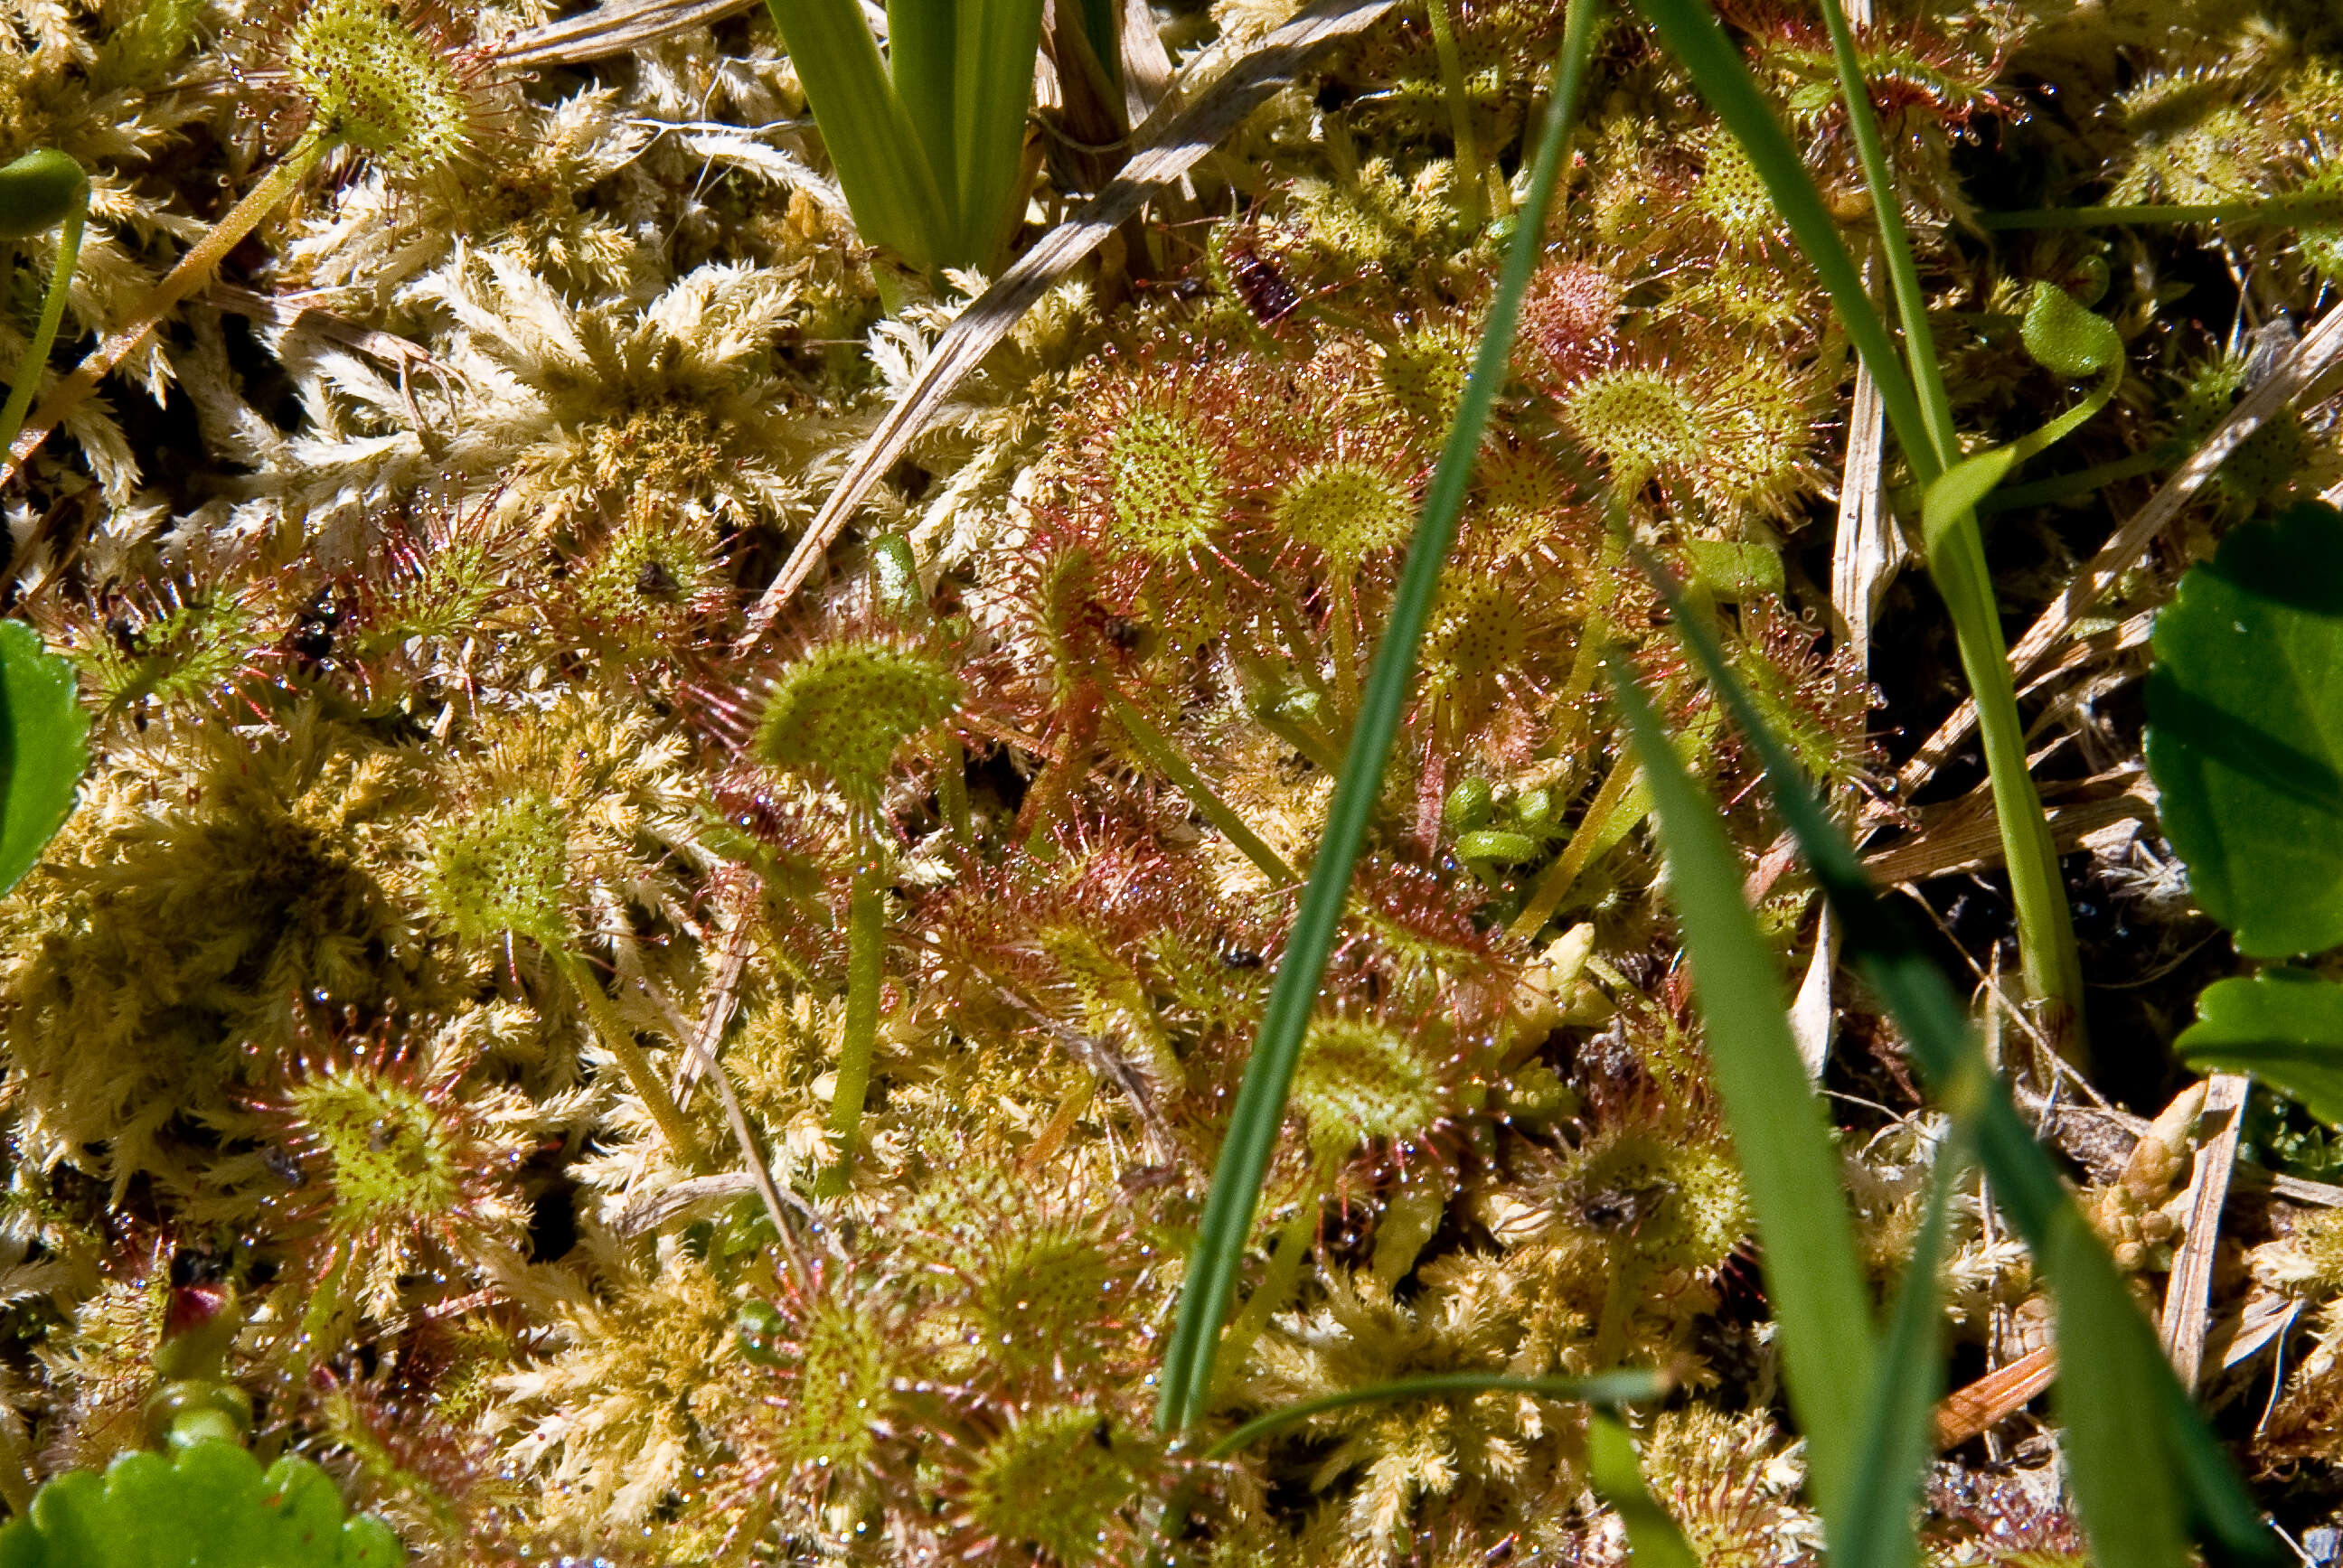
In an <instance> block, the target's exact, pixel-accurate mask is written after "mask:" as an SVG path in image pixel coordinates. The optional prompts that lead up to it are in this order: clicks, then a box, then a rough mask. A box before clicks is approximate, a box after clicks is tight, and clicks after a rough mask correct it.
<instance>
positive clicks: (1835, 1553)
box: [1829, 1137, 1967, 1568]
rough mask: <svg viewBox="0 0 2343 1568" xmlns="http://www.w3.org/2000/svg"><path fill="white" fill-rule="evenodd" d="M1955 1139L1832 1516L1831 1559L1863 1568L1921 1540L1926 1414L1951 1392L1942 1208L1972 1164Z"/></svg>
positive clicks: (1894, 1562) (1894, 1563) (1912, 1550)
mask: <svg viewBox="0 0 2343 1568" xmlns="http://www.w3.org/2000/svg"><path fill="white" fill-rule="evenodd" d="M1963 1141H1964V1140H1962V1139H1960V1138H1958V1137H1956V1138H1955V1139H1953V1140H1952V1141H1949V1142H1947V1143H1946V1145H1945V1146H1944V1147H1943V1148H1941V1149H1939V1150H1938V1151H1937V1152H1936V1171H1935V1172H1934V1173H1933V1175H1932V1176H1931V1177H1930V1180H1929V1182H1928V1206H1927V1209H1926V1212H1925V1213H1924V1214H1923V1215H1922V1218H1921V1221H1920V1234H1919V1235H1918V1237H1917V1238H1916V1239H1915V1240H1914V1241H1913V1243H1912V1256H1911V1259H1910V1261H1908V1262H1906V1264H1905V1266H1904V1283H1903V1285H1902V1286H1901V1287H1900V1288H1899V1289H1898V1290H1897V1292H1896V1311H1895V1314H1894V1316H1893V1318H1892V1319H1891V1320H1890V1322H1889V1325H1888V1330H1887V1337H1886V1339H1885V1341H1884V1342H1882V1343H1881V1345H1880V1347H1879V1369H1878V1374H1877V1376H1876V1377H1875V1378H1874V1380H1873V1382H1872V1390H1871V1403H1870V1409H1869V1411H1868V1412H1866V1413H1865V1421H1864V1429H1863V1432H1862V1434H1861V1437H1860V1438H1859V1440H1858V1442H1857V1445H1856V1449H1855V1473H1854V1474H1853V1476H1852V1477H1851V1478H1850V1480H1849V1482H1848V1485H1847V1491H1846V1503H1845V1507H1844V1509H1843V1510H1842V1511H1841V1512H1840V1513H1839V1514H1838V1516H1837V1517H1835V1518H1834V1519H1832V1520H1831V1521H1830V1529H1829V1541H1830V1558H1831V1561H1832V1562H1833V1563H1837V1564H1846V1565H1850V1568H1852V1565H1855V1564H1860V1565H1861V1568H1909V1565H1910V1564H1911V1563H1913V1562H1914V1561H1915V1560H1916V1558H1917V1557H1918V1555H1919V1549H1920V1543H1919V1539H1918V1536H1917V1535H1916V1533H1915V1532H1914V1530H1913V1527H1912V1523H1913V1513H1914V1511H1915V1509H1916V1506H1917V1504H1918V1503H1919V1499H1920V1482H1921V1478H1922V1476H1923V1475H1924V1474H1925V1473H1926V1470H1927V1465H1928V1441H1929V1435H1930V1432H1929V1426H1930V1417H1931V1415H1932V1414H1933V1413H1934V1412H1935V1409H1936V1400H1937V1398H1938V1396H1939V1395H1941V1394H1942V1393H1943V1392H1944V1388H1945V1356H1944V1318H1943V1298H1944V1291H1943V1288H1942V1282H1941V1281H1940V1280H1938V1278H1937V1271H1938V1269H1939V1268H1940V1267H1941V1266H1942V1264H1943V1262H1944V1255H1945V1211H1946V1206H1947V1200H1949V1199H1950V1198H1951V1196H1952V1191H1953V1187H1954V1184H1955V1183H1956V1182H1957V1181H1959V1180H1960V1177H1961V1174H1962V1172H1963V1171H1965V1170H1966V1168H1967V1160H1966V1157H1965V1155H1964V1153H1963V1151H1962V1150H1961V1148H1960V1145H1961V1143H1962V1142H1963Z"/></svg>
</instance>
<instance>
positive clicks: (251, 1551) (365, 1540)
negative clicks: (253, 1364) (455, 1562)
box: [0, 1442, 407, 1568]
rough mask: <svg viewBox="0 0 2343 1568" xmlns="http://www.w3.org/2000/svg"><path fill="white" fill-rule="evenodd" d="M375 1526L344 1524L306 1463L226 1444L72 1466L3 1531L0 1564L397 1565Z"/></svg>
mask: <svg viewBox="0 0 2343 1568" xmlns="http://www.w3.org/2000/svg"><path fill="white" fill-rule="evenodd" d="M406 1560H407V1553H406V1551H405V1549H404V1548H402V1547H401V1546H400V1545H399V1543H398V1538H397V1536H395V1535H393V1534H392V1533H390V1530H389V1528H388V1526H387V1525H385V1524H384V1523H382V1521H380V1520H379V1519H376V1518H373V1517H371V1516H368V1515H364V1514H361V1515H359V1516H357V1517H356V1518H348V1519H346V1518H344V1517H343V1513H342V1498H341V1493H339V1492H338V1491H337V1490H336V1489H335V1486H334V1483H333V1482H332V1481H331V1480H330V1479H329V1478H328V1477H327V1475H326V1473H325V1472H323V1471H321V1470H319V1469H318V1468H317V1466H316V1465H314V1464H311V1463H310V1462H308V1461H307V1460H304V1459H294V1458H286V1459H280V1460H278V1461H277V1462H276V1463H275V1464H273V1465H271V1466H269V1467H268V1469H267V1470H266V1472H263V1471H262V1469H261V1468H260V1462H259V1461H258V1460H256V1459H255V1458H253V1457H252V1455H251V1454H249V1453H247V1452H245V1451H244V1450H243V1449H242V1448H240V1447H238V1446H236V1444H234V1443H229V1442H199V1443H196V1444H194V1445H193V1446H191V1447H188V1448H185V1449H182V1450H180V1451H179V1452H178V1453H176V1455H167V1456H166V1455H164V1454H160V1453H126V1454H124V1455H123V1456H122V1457H121V1458H119V1459H117V1460H116V1461H115V1462H113V1463H112V1464H111V1465H109V1466H108V1467H107V1468H106V1473H105V1475H104V1476H103V1477H101V1476H99V1475H98V1473H96V1472H95V1471H88V1470H76V1471H70V1472H68V1473H65V1474H64V1475H61V1476H58V1477H57V1478H56V1479H55V1481H52V1482H50V1483H48V1484H47V1485H45V1486H44V1487H42V1488H41V1490H40V1491H39V1492H38V1493H35V1494H34V1497H33V1506H32V1511H31V1512H30V1513H28V1514H27V1515H26V1516H25V1517H24V1518H21V1519H15V1520H12V1521H10V1522H9V1523H8V1524H7V1526H6V1527H5V1529H0V1568H397V1564H400V1563H404V1562H405V1561H406Z"/></svg>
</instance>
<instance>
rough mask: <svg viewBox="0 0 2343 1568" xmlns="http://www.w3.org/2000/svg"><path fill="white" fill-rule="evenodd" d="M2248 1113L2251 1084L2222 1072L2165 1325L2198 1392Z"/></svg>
mask: <svg viewBox="0 0 2343 1568" xmlns="http://www.w3.org/2000/svg"><path fill="white" fill-rule="evenodd" d="M2245 1108H2246V1080H2245V1077H2244V1076H2243V1075H2242V1074H2240V1073H2235V1072H2217V1073H2215V1074H2214V1075H2213V1077H2212V1080H2211V1081H2210V1082H2209V1083H2208V1085H2207V1088H2206V1091H2205V1110H2204V1111H2203V1114H2204V1115H2205V1116H2207V1117H2215V1116H2218V1117H2220V1118H2221V1122H2220V1125H2219V1127H2218V1128H2217V1130H2216V1131H2215V1132H2214V1133H2213V1136H2212V1137H2210V1138H2208V1139H2207V1140H2206V1141H2205V1142H2204V1144H2203V1146H2202V1147H2200V1148H2199V1149H2198V1150H2197V1173H2196V1178H2195V1180H2194V1181H2191V1182H2190V1184H2189V1188H2188V1229H2187V1233H2186V1234H2184V1235H2183V1236H2182V1237H2181V1240H2180V1245H2179V1247H2178V1248H2177V1249H2176V1250H2175V1251H2174V1252H2173V1255H2172V1276H2171V1278H2170V1279H2169V1280H2168V1281H2167V1282H2166V1284H2165V1287H2164V1319H2163V1322H2162V1325H2161V1330H2162V1334H2163V1339H2164V1353H2165V1354H2166V1355H2167V1356H2168V1357H2170V1358H2171V1360H2172V1370H2173V1372H2175V1373H2176V1374H2177V1376H2178V1377H2179V1379H2180V1386H2181V1387H2182V1388H2185V1389H2187V1390H2188V1391H2189V1392H2192V1393H2193V1392H2196V1388H2197V1373H2198V1372H2200V1371H2201V1370H2202V1368H2203V1366H2204V1362H2205V1325H2206V1322H2207V1312H2208V1310H2209V1308H2210V1305H2211V1302H2212V1294H2213V1252H2214V1249H2215V1247H2217V1245H2218V1244H2219V1242H2220V1239H2221V1207H2222V1205H2223V1204H2224V1203H2226V1202H2227V1201H2228V1197H2229V1177H2230V1173H2231V1172H2232V1171H2235V1170H2236V1168H2237V1123H2238V1121H2239V1119H2240V1117H2241V1116H2242V1114H2243V1113H2244V1111H2245Z"/></svg>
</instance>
